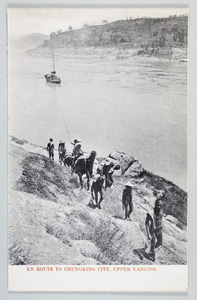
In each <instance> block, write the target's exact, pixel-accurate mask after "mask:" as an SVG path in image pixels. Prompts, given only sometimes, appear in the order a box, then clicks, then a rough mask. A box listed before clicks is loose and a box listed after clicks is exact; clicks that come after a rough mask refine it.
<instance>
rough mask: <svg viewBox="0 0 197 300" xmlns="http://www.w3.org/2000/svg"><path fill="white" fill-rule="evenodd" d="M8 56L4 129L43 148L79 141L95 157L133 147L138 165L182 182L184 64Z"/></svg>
mask: <svg viewBox="0 0 197 300" xmlns="http://www.w3.org/2000/svg"><path fill="white" fill-rule="evenodd" d="M55 61H56V71H57V75H59V76H60V77H61V79H62V83H61V85H60V86H59V85H56V86H51V85H49V84H47V83H46V82H45V78H44V75H45V74H46V73H48V72H50V71H51V68H52V62H51V58H50V57H47V56H39V55H34V56H33V55H32V56H30V55H26V54H21V53H10V55H9V67H8V71H9V81H8V94H9V95H8V97H9V134H10V135H14V136H16V137H22V138H24V139H26V140H28V141H29V142H31V143H34V144H38V145H43V146H45V145H46V144H47V142H48V139H49V138H50V137H52V138H53V139H54V142H55V145H56V147H57V145H58V141H59V140H60V139H64V140H65V142H66V146H67V149H68V150H71V149H72V145H71V144H70V142H69V135H70V138H71V139H72V140H74V138H79V139H81V140H82V149H83V150H84V151H87V152H89V151H91V150H93V149H94V150H96V151H97V154H98V156H105V155H108V154H109V152H110V151H114V150H123V151H126V152H129V153H131V154H132V155H133V156H134V157H135V158H136V159H138V160H139V161H140V162H141V163H142V165H143V167H144V168H145V169H147V170H149V171H151V172H153V173H154V174H157V175H160V176H162V177H164V178H166V179H168V180H170V181H172V182H174V183H175V184H177V185H178V186H180V187H181V188H183V189H184V190H186V188H187V180H186V178H187V63H181V62H179V61H172V60H171V61H169V60H164V59H157V58H142V57H134V58H132V59H128V60H126V59H121V60H116V59H113V58H95V57H89V56H81V57H80V56H74V55H73V56H71V55H70V56H65V57H62V56H56V59H55Z"/></svg>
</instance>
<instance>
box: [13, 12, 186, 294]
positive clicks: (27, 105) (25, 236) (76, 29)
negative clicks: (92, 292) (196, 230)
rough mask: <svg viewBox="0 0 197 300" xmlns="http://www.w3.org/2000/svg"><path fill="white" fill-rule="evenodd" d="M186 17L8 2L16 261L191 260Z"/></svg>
mask: <svg viewBox="0 0 197 300" xmlns="http://www.w3.org/2000/svg"><path fill="white" fill-rule="evenodd" d="M188 22H189V9H187V8H54V7H53V8H9V9H8V11H7V26H8V264H9V267H12V266H18V267H19V266H23V267H26V269H27V266H28V267H29V268H30V267H31V266H39V268H40V269H37V271H38V270H45V271H46V270H47V267H48V270H49V269H50V268H55V267H53V266H60V267H61V269H63V270H64V271H70V272H72V273H73V272H74V273H77V272H78V273H80V272H81V273H82V272H83V271H84V272H85V271H86V272H89V274H90V273H94V272H95V269H96V270H101V271H103V272H111V273H113V272H116V271H120V270H121V271H128V270H130V269H132V270H134V271H136V270H141V271H145V272H146V271H149V270H159V269H156V268H159V267H160V266H187V265H188V235H187V230H188V228H187V223H188V218H187V217H188V216H187V205H188V203H187V184H188V183H187V132H188V128H187V123H188V44H189V30H188ZM49 266H50V268H49ZM133 267H134V269H133ZM37 268H38V267H37ZM45 268H46V269H45ZM102 268H103V269H102ZM119 268H120V270H118V269H119ZM127 268H128V269H127ZM135 268H136V269H135ZM32 270H33V269H32ZM48 270H47V271H48ZM51 270H52V269H51ZM34 271H35V269H34ZM127 273H128V272H127ZM168 275H169V274H166V276H167V277H168ZM125 276H126V275H125ZM15 277H17V274H15ZM67 290H69V288H67Z"/></svg>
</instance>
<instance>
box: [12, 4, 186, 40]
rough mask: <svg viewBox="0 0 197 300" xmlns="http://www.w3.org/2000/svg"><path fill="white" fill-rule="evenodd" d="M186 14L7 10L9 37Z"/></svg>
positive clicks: (173, 10) (134, 10)
mask: <svg viewBox="0 0 197 300" xmlns="http://www.w3.org/2000/svg"><path fill="white" fill-rule="evenodd" d="M186 13H188V9H186V8H170V9H168V8H145V9H142V8H9V9H8V34H9V36H10V37H17V36H21V35H28V34H31V33H42V34H50V33H51V32H53V31H57V30H60V29H62V30H63V31H66V30H67V29H68V27H69V26H72V28H73V29H79V28H82V26H83V24H84V23H88V24H89V25H93V24H94V25H100V24H102V21H103V20H107V21H108V22H113V21H117V20H126V19H127V18H130V17H131V18H133V19H135V18H139V17H159V18H160V17H161V18H162V17H168V16H169V15H183V14H186Z"/></svg>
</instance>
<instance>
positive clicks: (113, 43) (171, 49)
mask: <svg viewBox="0 0 197 300" xmlns="http://www.w3.org/2000/svg"><path fill="white" fill-rule="evenodd" d="M187 31H188V17H187V16H179V17H177V16H170V17H169V18H140V19H128V20H120V21H116V22H113V23H108V22H106V23H105V24H103V25H100V26H88V25H87V24H84V26H83V28H82V29H78V30H72V28H71V27H70V30H68V31H64V32H63V31H58V32H57V33H53V34H52V37H51V39H50V40H45V41H44V43H43V44H42V45H40V46H39V47H38V48H37V49H36V50H32V51H29V53H35V52H40V53H42V54H46V53H48V52H49V49H50V48H51V42H52V43H53V46H54V48H56V49H58V53H59V54H69V53H71V54H88V55H97V56H115V57H117V58H129V57H131V56H133V55H141V56H142V55H143V56H144V55H145V56H155V57H160V58H168V59H172V58H174V59H177V58H178V59H179V58H186V57H187V39H188V37H187Z"/></svg>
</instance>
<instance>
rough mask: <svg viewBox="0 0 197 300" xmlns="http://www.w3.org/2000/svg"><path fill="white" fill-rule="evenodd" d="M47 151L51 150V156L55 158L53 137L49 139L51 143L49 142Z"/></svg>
mask: <svg viewBox="0 0 197 300" xmlns="http://www.w3.org/2000/svg"><path fill="white" fill-rule="evenodd" d="M47 151H48V152H49V158H50V159H52V160H54V143H53V139H49V143H48V144H47Z"/></svg>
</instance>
